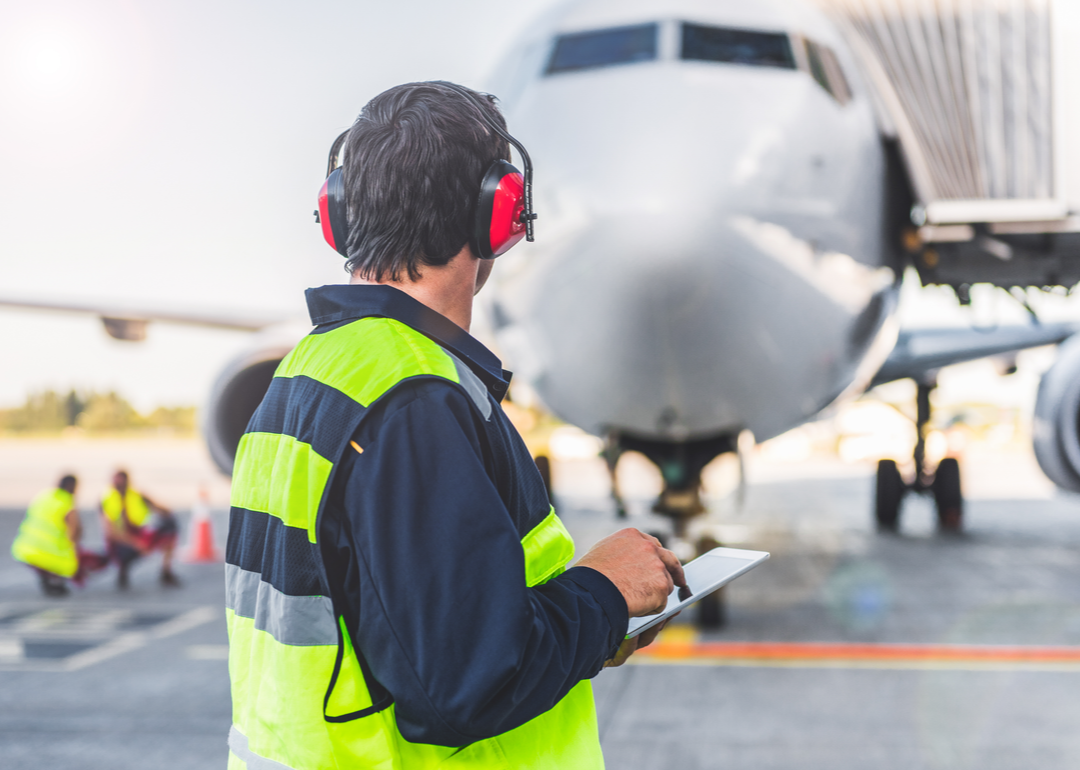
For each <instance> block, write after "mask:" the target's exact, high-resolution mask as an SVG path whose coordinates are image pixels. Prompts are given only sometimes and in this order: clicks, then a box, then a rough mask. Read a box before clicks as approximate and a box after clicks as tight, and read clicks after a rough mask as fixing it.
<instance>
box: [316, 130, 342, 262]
mask: <svg viewBox="0 0 1080 770" xmlns="http://www.w3.org/2000/svg"><path fill="white" fill-rule="evenodd" d="M348 135H349V132H348V131H342V132H341V133H340V134H338V138H337V139H335V140H334V143H333V145H331V146H330V159H329V160H328V161H327V163H326V181H325V182H323V186H322V189H321V190H319V208H317V209H315V221H316V222H317V223H318V224H320V225H322V234H323V238H325V239H326V242H327V243H329V244H330V247H331V248H332V249H333V250H334V251H336V252H337V253H338V254H340V255H341V256H343V257H348V256H349V253H348V247H349V213H348V208H347V207H346V205H345V174H344V172H343V171H342V170H341V150H342V148H343V147H344V146H345V138H346V137H347V136H348Z"/></svg>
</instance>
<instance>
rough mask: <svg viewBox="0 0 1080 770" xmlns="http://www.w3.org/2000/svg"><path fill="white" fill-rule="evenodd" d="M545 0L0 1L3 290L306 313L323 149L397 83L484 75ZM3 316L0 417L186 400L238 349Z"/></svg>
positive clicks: (79, 320)
mask: <svg viewBox="0 0 1080 770" xmlns="http://www.w3.org/2000/svg"><path fill="white" fill-rule="evenodd" d="M554 4H555V2H554V0H535V1H534V2H526V3H505V2H493V1H492V0H456V1H455V2H453V3H445V2H431V1H428V2H422V1H415V0H414V1H410V0H399V1H398V2H396V3H386V2H370V1H369V0H362V1H359V2H332V1H330V0H326V1H322V2H320V1H315V2H311V1H309V2H304V3H297V2H282V1H279V0H262V1H261V2H254V1H253V0H214V1H213V2H211V1H210V0H185V2H176V1H175V0H173V1H172V2H149V1H148V0H143V1H142V2H133V1H129V0H96V2H94V3H86V2H70V1H66V0H59V1H57V0H38V1H37V2H34V3H14V2H7V3H3V4H0V104H2V105H3V107H2V111H0V295H4V296H9V297H11V296H17V297H26V298H43V299H49V300H59V301H63V300H71V301H78V302H86V301H106V302H108V301H116V302H121V303H123V304H127V305H139V306H150V307H157V306H167V307H170V308H188V309H191V308H204V309H215V308H222V307H226V308H232V309H237V310H243V309H248V310H253V311H258V312H259V313H260V314H265V313H266V312H271V313H278V314H281V315H282V316H283V317H285V316H300V317H303V316H304V305H303V289H304V288H306V287H307V286H313V285H320V284H323V283H330V282H340V281H343V280H344V273H343V272H342V269H341V259H340V257H338V256H337V254H336V253H335V252H333V251H332V250H331V249H330V248H329V247H328V246H326V245H325V243H324V242H323V241H322V238H321V236H320V233H319V229H318V227H317V226H316V225H315V224H313V221H314V220H313V218H312V210H313V208H314V204H315V196H316V193H317V192H318V188H319V186H320V185H321V183H322V176H323V174H324V171H325V164H326V154H327V151H328V150H329V146H330V143H331V141H332V140H333V138H334V137H335V136H336V135H337V134H338V132H339V131H341V130H343V129H344V128H347V127H348V126H349V124H350V123H351V122H352V120H353V118H354V117H355V116H356V113H357V112H359V110H360V108H361V107H362V106H363V104H364V103H365V102H366V101H367V100H368V99H370V98H371V97H372V96H374V95H375V94H377V93H379V92H380V91H382V90H384V89H385V88H388V87H390V86H392V85H395V84H397V83H401V82H406V81H410V80H430V79H437V78H441V79H448V80H453V81H457V82H461V83H465V84H467V85H471V86H475V87H481V86H483V85H484V83H485V80H486V75H487V73H488V71H489V70H490V69H491V68H492V67H493V66H494V64H495V63H496V62H497V61H498V59H499V58H501V57H502V55H504V54H505V53H506V51H507V50H508V49H509V47H510V45H511V44H512V42H513V39H514V37H516V35H517V34H518V33H519V32H520V31H521V30H522V29H523V28H524V26H525V25H526V24H527V23H528V22H529V21H530V20H532V19H534V18H535V17H536V16H538V15H539V14H541V13H542V12H543V11H545V10H546V9H548V8H550V7H551V6H553V5H554ZM245 340H246V336H245V335H243V334H239V333H231V332H225V333H222V332H217V331H209V330H196V329H190V328H181V327H176V326H169V325H166V324H157V325H154V326H152V327H151V329H150V339H149V340H148V341H147V342H146V343H144V344H141V345H132V344H130V343H121V342H116V341H114V340H111V339H109V338H107V337H106V335H105V334H104V332H103V330H102V329H101V325H100V323H99V322H98V321H97V320H96V319H92V318H86V317H80V316H74V315H56V314H47V313H40V312H28V311H14V310H0V372H2V376H0V407H4V406H11V405H15V404H18V403H21V402H22V401H23V399H24V398H25V396H26V393H27V391H28V390H31V389H35V388H45V387H52V388H66V387H69V386H77V387H82V388H89V387H93V388H97V389H103V388H116V389H118V390H120V391H121V392H123V393H124V394H127V395H128V396H129V397H131V398H132V400H133V401H134V402H135V403H136V405H137V406H139V407H141V408H147V407H149V406H152V405H156V404H159V403H165V404H169V403H177V404H178V403H197V402H201V401H202V400H203V398H204V397H205V394H206V392H207V390H208V388H209V385H210V383H211V381H212V379H213V376H214V375H215V374H216V372H217V371H218V370H219V369H220V367H221V366H222V365H223V364H224V362H225V361H226V360H227V359H228V358H229V356H230V355H232V354H234V353H235V352H236V351H237V350H239V349H240V348H241V347H242V346H243V345H244V343H245Z"/></svg>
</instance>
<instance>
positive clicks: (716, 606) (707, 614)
mask: <svg viewBox="0 0 1080 770" xmlns="http://www.w3.org/2000/svg"><path fill="white" fill-rule="evenodd" d="M719 545H720V543H719V542H717V541H716V540H715V539H714V538H711V537H708V536H706V537H702V538H701V539H700V540H698V541H697V554H698V556H701V555H702V554H703V553H707V552H708V551H711V550H712V549H713V548H716V547H717V546H719ZM726 590H727V589H724V588H721V589H719V590H718V591H713V592H712V593H711V594H709V595H708V596H706V597H705V598H704V599H702V600H701V601H700V602H698V603H697V614H696V617H695V618H694V621H695V623H696V624H697V627H698V628H700V629H703V630H713V631H715V630H716V629H718V628H723V627H724V626H726V625H727V601H726V598H725V596H724V594H725V593H726Z"/></svg>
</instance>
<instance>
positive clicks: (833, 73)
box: [804, 40, 851, 104]
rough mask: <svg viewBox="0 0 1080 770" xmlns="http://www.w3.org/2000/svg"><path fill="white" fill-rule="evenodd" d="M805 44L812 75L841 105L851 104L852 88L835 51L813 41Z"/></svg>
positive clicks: (807, 41)
mask: <svg viewBox="0 0 1080 770" xmlns="http://www.w3.org/2000/svg"><path fill="white" fill-rule="evenodd" d="M804 43H805V44H806V62H807V64H808V66H809V67H810V75H811V76H812V77H813V78H814V80H816V81H817V82H818V85H819V86H821V87H822V88H824V89H825V90H826V91H828V92H829V94H830V95H832V97H833V98H834V99H836V101H838V102H840V104H847V103H848V102H850V101H851V87H850V86H849V85H848V82H847V78H845V77H844V71H843V70H842V69H840V61H839V60H838V59H837V58H836V54H835V53H833V50H832V49H831V48H829V47H828V46H824V45H821V44H820V43H815V42H814V41H813V40H805V41H804Z"/></svg>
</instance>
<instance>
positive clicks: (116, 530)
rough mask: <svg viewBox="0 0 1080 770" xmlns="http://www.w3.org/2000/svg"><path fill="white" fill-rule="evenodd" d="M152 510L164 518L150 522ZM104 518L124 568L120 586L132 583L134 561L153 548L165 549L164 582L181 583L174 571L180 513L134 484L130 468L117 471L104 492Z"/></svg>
mask: <svg viewBox="0 0 1080 770" xmlns="http://www.w3.org/2000/svg"><path fill="white" fill-rule="evenodd" d="M151 512H155V513H157V514H158V516H159V517H160V519H161V520H160V522H159V523H158V524H157V526H154V527H151V526H149V525H148V524H147V521H148V519H149V518H150V513H151ZM101 519H102V522H103V524H104V526H105V542H106V544H107V545H108V547H109V555H110V557H111V558H112V559H113V560H114V561H116V563H117V565H118V566H119V568H120V571H119V574H118V575H117V580H116V585H117V587H118V588H120V589H121V590H123V589H126V588H127V587H128V585H129V581H130V578H129V572H130V569H131V565H132V563H133V562H134V561H135V560H136V559H138V558H139V557H141V556H145V555H146V554H148V553H151V552H152V551H161V552H162V562H161V584H162V585H163V586H166V587H170V588H175V587H178V586H179V585H180V579H179V578H177V577H176V574H175V573H173V571H172V559H173V550H174V549H175V548H176V540H177V535H178V528H177V525H176V517H174V516H173V514H172V511H170V510H169V509H168V508H166V507H165V506H163V505H159V504H158V503H155V502H154V501H153V500H151V499H150V498H149V497H147V496H146V495H144V494H142V493H141V492H139V491H137V490H135V489H134V488H132V486H131V484H130V481H129V478H128V474H127V471H122V470H121V471H117V472H116V473H115V474H114V475H113V485H112V486H111V487H110V488H109V489H108V490H106V492H105V494H104V495H102V498H101Z"/></svg>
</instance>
